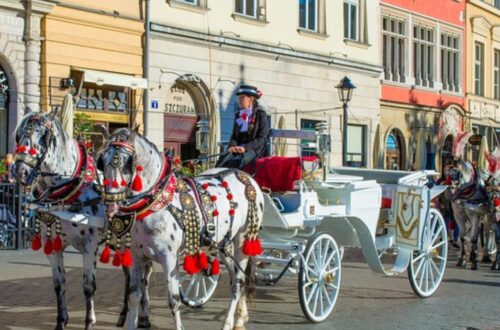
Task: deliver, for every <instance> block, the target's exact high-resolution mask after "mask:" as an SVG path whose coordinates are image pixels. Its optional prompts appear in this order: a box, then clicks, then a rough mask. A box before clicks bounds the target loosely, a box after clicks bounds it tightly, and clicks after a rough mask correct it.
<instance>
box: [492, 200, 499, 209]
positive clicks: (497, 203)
mask: <svg viewBox="0 0 500 330" xmlns="http://www.w3.org/2000/svg"><path fill="white" fill-rule="evenodd" d="M493 205H495V207H499V206H500V198H495V200H494V202H493Z"/></svg>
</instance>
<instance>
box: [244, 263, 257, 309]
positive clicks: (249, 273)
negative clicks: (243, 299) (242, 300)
mask: <svg viewBox="0 0 500 330" xmlns="http://www.w3.org/2000/svg"><path fill="white" fill-rule="evenodd" d="M255 271H256V261H255V257H248V263H247V267H246V269H245V290H246V292H245V293H246V296H247V301H248V302H250V303H251V302H252V301H253V299H254V296H255V287H256V285H257V276H256V275H255Z"/></svg>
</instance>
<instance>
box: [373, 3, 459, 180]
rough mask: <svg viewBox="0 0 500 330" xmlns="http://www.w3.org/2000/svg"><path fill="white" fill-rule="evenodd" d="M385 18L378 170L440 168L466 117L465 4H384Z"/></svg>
mask: <svg viewBox="0 0 500 330" xmlns="http://www.w3.org/2000/svg"><path fill="white" fill-rule="evenodd" d="M381 15H382V17H381V22H382V27H381V31H382V32H381V33H382V36H381V38H382V47H381V49H382V54H381V55H382V64H383V66H384V72H383V74H382V95H381V114H380V116H381V120H380V122H381V127H380V130H379V132H380V138H381V139H383V140H382V141H384V142H383V143H382V144H381V145H382V146H383V147H382V149H383V150H381V151H380V152H379V155H380V156H379V159H378V166H379V167H385V168H388V169H396V168H397V169H409V168H417V169H420V168H436V169H438V170H440V168H439V167H441V166H442V164H443V162H445V161H446V159H447V157H448V155H449V152H450V151H451V141H452V136H453V134H454V133H455V132H456V131H457V130H461V129H463V123H464V118H465V111H464V105H465V99H464V91H465V77H464V75H465V0H458V1H457V0H438V1H430V0H429V1H414V0H382V2H381ZM382 154H383V156H382Z"/></svg>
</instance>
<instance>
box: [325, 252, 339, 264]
mask: <svg viewBox="0 0 500 330" xmlns="http://www.w3.org/2000/svg"><path fill="white" fill-rule="evenodd" d="M336 254H337V252H336V251H335V250H333V253H332V254H330V255H329V256H328V259H327V260H326V261H325V264H324V265H325V267H328V265H330V262H331V261H332V259H333V257H335V255H336Z"/></svg>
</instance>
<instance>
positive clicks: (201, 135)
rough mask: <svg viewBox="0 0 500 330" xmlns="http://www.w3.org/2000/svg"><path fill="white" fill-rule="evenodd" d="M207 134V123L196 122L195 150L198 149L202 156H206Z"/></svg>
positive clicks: (205, 121)
mask: <svg viewBox="0 0 500 330" xmlns="http://www.w3.org/2000/svg"><path fill="white" fill-rule="evenodd" d="M208 133H209V129H208V121H207V120H205V119H201V120H200V121H198V131H196V149H198V151H199V152H200V154H202V155H206V154H208V149H209V143H208Z"/></svg>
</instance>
